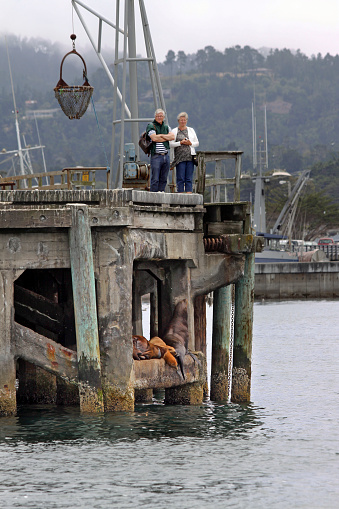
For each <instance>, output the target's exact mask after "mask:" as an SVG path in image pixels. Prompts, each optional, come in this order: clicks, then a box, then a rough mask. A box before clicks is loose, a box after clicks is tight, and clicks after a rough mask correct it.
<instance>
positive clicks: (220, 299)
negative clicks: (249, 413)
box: [210, 285, 232, 401]
mask: <svg viewBox="0 0 339 509" xmlns="http://www.w3.org/2000/svg"><path fill="white" fill-rule="evenodd" d="M231 305H232V286H231V285H228V286H225V287H223V288H219V289H217V290H215V291H214V292H213V331H212V367H211V390H210V398H211V400H213V401H227V400H228V395H229V387H228V365H229V358H230V337H231V321H230V316H231Z"/></svg>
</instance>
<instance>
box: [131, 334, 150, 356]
mask: <svg viewBox="0 0 339 509" xmlns="http://www.w3.org/2000/svg"><path fill="white" fill-rule="evenodd" d="M132 338H133V359H135V360H137V361H140V360H143V359H148V358H149V357H147V356H146V352H147V350H148V349H149V342H148V341H147V339H146V338H145V337H144V336H137V335H135V336H133V337H132Z"/></svg>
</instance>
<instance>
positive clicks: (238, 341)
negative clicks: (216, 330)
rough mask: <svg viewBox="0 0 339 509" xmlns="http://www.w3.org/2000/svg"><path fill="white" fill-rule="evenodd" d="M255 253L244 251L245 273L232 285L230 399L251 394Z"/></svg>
mask: <svg viewBox="0 0 339 509" xmlns="http://www.w3.org/2000/svg"><path fill="white" fill-rule="evenodd" d="M254 256H255V254H254V253H250V254H247V255H246V261H245V271H244V276H243V277H242V278H241V279H239V281H238V282H237V283H236V285H235V313H234V350H233V351H234V353H233V374H232V376H233V378H232V394H231V397H232V401H233V402H234V403H241V402H247V401H250V397H251V371H252V366H251V360H252V332H253V303H254Z"/></svg>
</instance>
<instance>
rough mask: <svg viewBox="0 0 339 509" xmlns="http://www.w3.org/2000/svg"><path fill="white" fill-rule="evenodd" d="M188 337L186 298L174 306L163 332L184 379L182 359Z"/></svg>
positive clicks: (186, 347)
mask: <svg viewBox="0 0 339 509" xmlns="http://www.w3.org/2000/svg"><path fill="white" fill-rule="evenodd" d="M188 339H189V334H188V325H187V299H184V300H181V301H180V302H178V304H177V305H176V306H175V309H174V313H173V317H172V320H171V321H170V323H169V325H168V327H167V329H166V331H165V334H164V341H165V343H166V345H168V346H172V347H173V348H174V349H175V351H176V354H177V355H176V356H177V359H178V364H179V367H180V370H181V373H182V376H183V378H184V380H185V373H184V359H185V355H186V353H187V349H188Z"/></svg>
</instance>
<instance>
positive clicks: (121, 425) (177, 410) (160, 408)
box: [0, 400, 262, 445]
mask: <svg viewBox="0 0 339 509" xmlns="http://www.w3.org/2000/svg"><path fill="white" fill-rule="evenodd" d="M261 417H262V411H261V410H260V409H259V408H256V407H254V406H253V405H252V404H247V405H238V404H227V405H226V404H225V405H222V404H215V403H212V402H210V401H206V402H205V403H203V404H202V405H199V406H169V405H168V406H166V405H163V404H162V403H160V402H159V401H156V400H155V401H154V403H153V404H143V405H136V407H135V412H133V413H118V414H101V415H96V416H93V415H82V414H80V412H79V409H75V408H69V407H68V408H66V407H56V406H55V407H51V406H44V405H36V406H30V407H22V408H20V409H19V411H18V415H17V416H16V417H8V418H6V417H5V418H2V420H1V428H0V443H7V444H8V445H10V444H13V445H15V444H16V443H18V442H23V441H24V442H28V443H38V442H43V443H46V442H54V443H55V442H69V441H76V440H86V441H92V440H95V441H110V442H114V441H121V440H125V441H128V442H131V441H137V440H142V439H147V440H155V441H156V440H160V439H161V440H163V439H164V438H167V439H173V438H178V437H187V438H189V437H194V438H195V439H199V438H203V439H208V438H224V437H227V438H229V439H232V438H237V437H239V436H241V435H246V434H247V433H249V432H250V431H251V430H252V429H253V428H255V427H258V426H261V425H262V421H261Z"/></svg>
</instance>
